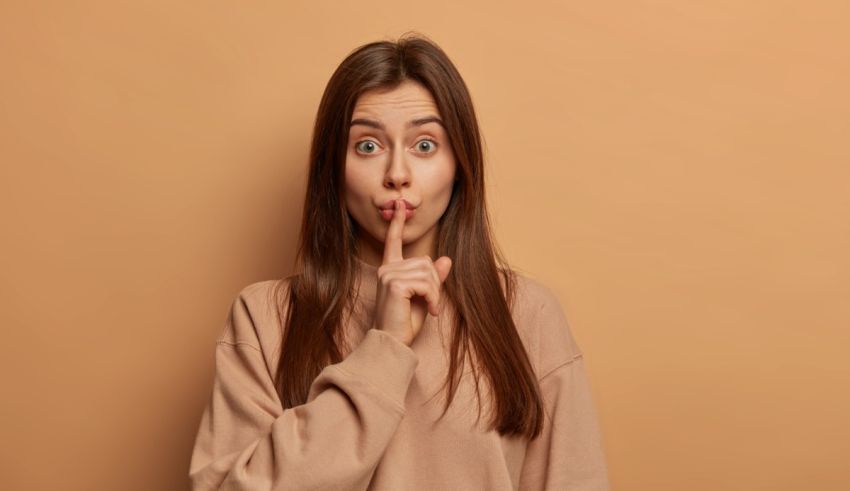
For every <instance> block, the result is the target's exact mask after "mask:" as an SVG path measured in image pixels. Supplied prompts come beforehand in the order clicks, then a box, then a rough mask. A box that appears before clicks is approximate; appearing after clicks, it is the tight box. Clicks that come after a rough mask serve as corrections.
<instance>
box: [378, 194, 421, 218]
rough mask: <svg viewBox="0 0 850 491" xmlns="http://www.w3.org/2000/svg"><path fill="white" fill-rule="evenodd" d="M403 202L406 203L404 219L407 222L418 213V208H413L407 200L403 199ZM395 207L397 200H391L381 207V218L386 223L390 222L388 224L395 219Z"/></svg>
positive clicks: (379, 209)
mask: <svg viewBox="0 0 850 491" xmlns="http://www.w3.org/2000/svg"><path fill="white" fill-rule="evenodd" d="M402 201H403V202H404V206H405V210H404V211H405V216H404V219H405V221H406V220H409V219H410V218H411V217H412V216H413V214H414V213H416V207H415V206H413V205H412V204H411V203H410V201H407V200H406V199H402ZM394 207H395V200H392V199H391V200H387V201H385V202H384V204H383V205H381V206H380V207H379V208H378V211H379V212H380V213H381V218H383V219H384V220H385V221H388V222H389V221H391V220H392V219H393V212H394V211H395V209H394Z"/></svg>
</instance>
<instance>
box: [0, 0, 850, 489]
mask: <svg viewBox="0 0 850 491" xmlns="http://www.w3.org/2000/svg"><path fill="white" fill-rule="evenodd" d="M35 3H36V2H24V1H17V2H12V1H5V2H3V3H2V4H0V57H2V58H1V59H0V61H2V65H0V66H2V69H0V70H2V75H0V94H1V96H2V99H0V101H1V102H0V104H2V106H0V161H1V162H2V171H1V172H2V174H0V183H2V184H0V185H1V186H2V188H0V197H2V206H0V218H2V222H0V223H2V226H3V240H2V242H1V243H2V246H0V247H2V250H1V251H0V260H2V283H0V295H2V299H3V304H2V309H0V312H1V313H0V315H2V317H0V322H2V326H3V341H2V346H3V356H2V367H0V373H2V380H0V382H2V387H3V392H4V394H3V402H2V405H0V411H2V413H0V421H2V441H3V444H2V445H0V452H2V455H0V462H1V463H2V473H0V475H2V478H0V479H2V480H3V481H4V482H3V484H2V487H3V488H5V489H15V490H27V489H39V490H41V489H43V490H48V489H49V490H54V489H55V490H58V489H62V490H117V489H121V490H172V489H174V490H177V489H185V488H186V487H187V480H186V474H187V472H188V462H189V455H190V451H191V446H192V443H193V439H194V434H195V431H196V429H197V425H198V422H199V419H200V413H201V410H202V408H203V405H204V403H205V402H206V398H207V396H208V391H209V390H210V388H211V381H212V368H213V365H212V362H213V358H212V355H213V340H214V339H215V337H216V336H217V335H218V334H219V331H220V329H221V328H222V327H223V322H224V319H225V315H226V311H227V308H228V307H229V304H230V301H231V300H232V299H233V297H234V296H235V294H236V293H237V292H238V290H239V289H240V288H241V287H243V286H245V285H247V284H248V283H250V282H254V281H258V280H262V279H269V278H275V277H280V276H282V275H284V274H287V273H289V272H290V270H291V267H292V259H293V252H294V245H295V233H296V232H297V230H298V220H299V219H300V214H301V201H302V193H303V189H304V181H305V167H306V156H307V151H308V144H309V137H310V130H311V125H312V122H313V117H314V115H315V111H316V108H317V106H318V102H319V98H320V96H321V93H322V90H323V88H324V85H325V83H326V82H327V80H328V77H329V76H330V74H331V72H332V71H333V69H334V68H335V66H336V65H337V64H338V63H339V62H340V61H341V60H342V58H343V57H344V56H345V55H346V54H347V53H348V52H349V51H350V50H352V49H353V48H354V47H356V46H358V45H360V44H362V43H365V42H368V41H372V40H376V39H383V38H394V37H396V36H398V35H400V34H402V33H403V32H405V31H407V30H409V29H413V30H418V31H420V32H423V33H425V34H427V35H429V36H431V37H432V38H433V39H434V40H436V41H437V42H438V43H439V44H441V45H442V46H443V47H444V48H445V49H446V51H447V52H448V53H449V55H450V56H451V57H452V58H453V60H454V61H455V62H456V64H457V66H458V68H459V69H460V71H461V73H462V75H463V76H464V77H465V79H466V81H467V83H468V85H469V87H470V90H471V92H472V94H473V98H474V102H475V104H476V107H477V110H478V112H479V115H480V120H481V124H482V128H483V131H484V135H485V139H486V140H485V141H486V144H487V158H488V164H487V165H488V168H487V172H488V185H489V199H490V203H491V205H492V210H493V215H494V218H495V223H496V226H497V230H496V231H497V234H498V239H499V242H500V244H502V246H503V248H504V250H505V252H506V253H507V254H508V257H509V258H510V259H511V260H512V261H513V262H514V264H515V265H516V266H517V267H519V268H520V269H522V270H524V271H526V272H527V273H529V274H532V275H534V276H536V277H538V278H540V279H541V280H542V281H544V282H546V283H547V284H548V285H550V286H551V287H552V288H554V289H555V290H556V291H557V292H558V294H559V296H560V298H561V299H562V301H563V304H564V306H565V308H566V310H567V314H568V317H569V318H570V320H571V322H572V325H573V329H574V332H575V335H576V337H577V339H578V341H579V343H580V345H581V346H582V348H583V349H584V351H585V353H586V354H587V359H588V363H589V366H590V370H591V377H592V386H593V390H594V393H595V397H596V400H597V405H598V407H599V414H600V420H601V423H602V425H603V432H604V438H605V442H604V443H605V446H606V450H607V453H608V457H609V465H610V468H611V480H612V484H613V486H614V488H615V489H618V490H623V491H625V490H720V489H722V490H798V489H812V490H839V489H848V486H850V470H848V466H847V462H848V455H850V423H848V421H847V414H850V395H848V394H850V391H848V386H850V362H848V357H847V350H848V341H850V333H848V328H850V302H848V299H850V257H849V256H848V251H850V150H848V136H850V97H848V92H847V88H848V87H850V48H848V46H850V34H848V33H850V7H848V4H847V3H846V2H842V1H831V2H829V1H808V2H804V1H801V0H798V1H796V2H789V1H773V2H740V1H734V2H733V1H722V2H717V1H713V2H701V4H694V2H687V5H686V2H677V1H672V0H670V1H651V2H650V1H620V2H614V1H602V2H582V3H581V4H580V3H579V2H569V3H567V2H521V3H520V2H517V3H516V4H515V3H514V2H511V3H510V6H507V5H500V4H494V3H493V2H489V1H475V2H465V3H463V4H461V5H457V4H455V3H454V2H437V1H434V2H427V3H399V2H388V1H378V2H357V3H352V4H351V5H343V4H342V2H339V3H337V2H315V1H314V2H291V1H290V2H241V3H234V2H165V1H159V2H136V3H137V4H136V5H126V4H125V2H107V1H103V2H93V1H80V2H60V1H55V2H37V3H38V5H35ZM72 3H73V5H72ZM119 4H120V5H119ZM590 4H592V5H590Z"/></svg>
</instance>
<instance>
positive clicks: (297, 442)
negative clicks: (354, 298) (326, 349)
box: [189, 261, 609, 491]
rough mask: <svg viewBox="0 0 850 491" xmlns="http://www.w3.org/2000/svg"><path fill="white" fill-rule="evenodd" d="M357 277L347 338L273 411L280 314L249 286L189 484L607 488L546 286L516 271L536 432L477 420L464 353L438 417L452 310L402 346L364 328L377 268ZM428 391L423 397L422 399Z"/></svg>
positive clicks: (578, 374)
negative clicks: (457, 379)
mask: <svg viewBox="0 0 850 491" xmlns="http://www.w3.org/2000/svg"><path fill="white" fill-rule="evenodd" d="M360 263H361V266H362V271H363V275H362V276H361V278H360V281H361V285H362V288H361V295H360V301H359V302H358V305H357V309H356V310H355V312H356V315H355V317H354V320H353V321H352V322H351V323H350V325H348V326H346V330H345V333H346V335H347V336H349V339H350V345H351V346H353V348H352V349H346V350H344V351H343V353H344V354H345V355H346V356H345V359H344V360H343V361H342V362H340V363H336V364H333V365H329V366H327V367H325V368H324V369H323V370H322V371H321V373H320V374H319V375H318V376H317V377H316V378H315V380H314V381H313V383H312V386H311V388H310V392H309V396H308V400H307V402H306V403H305V404H303V405H301V406H297V407H294V408H290V409H286V410H284V409H283V406H282V404H281V402H280V399H279V397H278V395H277V393H276V391H275V387H274V384H273V378H272V375H273V374H274V373H275V370H276V368H277V364H278V357H279V348H280V341H281V331H280V325H279V322H278V320H277V318H276V313H275V311H274V305H273V304H272V303H271V302H270V301H269V295H268V293H269V289H270V288H271V287H272V285H273V284H274V282H275V281H281V280H267V281H260V282H257V283H253V284H250V285H248V286H246V287H245V288H244V289H242V291H241V292H240V293H239V295H238V296H237V298H236V299H235V301H234V302H233V305H232V307H231V310H230V314H229V316H228V318H227V322H226V325H225V328H224V330H223V332H222V333H221V335H220V337H219V339H218V341H217V344H216V346H215V379H214V382H213V387H212V391H211V398H210V400H209V403H208V405H207V406H206V408H205V410H204V413H203V415H202V418H201V422H200V427H199V429H198V434H197V437H196V440H195V445H194V450H193V453H192V456H191V464H190V469H189V476H190V478H191V482H192V489H193V490H209V489H226V490H301V489H316V490H357V489H360V490H366V489H368V490H429V491H433V490H440V491H442V490H513V489H521V490H543V489H545V490H583V491H590V490H607V489H609V484H608V473H607V465H606V461H605V454H604V451H603V447H602V443H601V434H600V429H599V425H598V423H597V418H596V412H595V409H594V403H593V400H592V397H591V390H590V385H589V380H588V375H587V371H586V365H585V362H584V358H583V357H582V353H581V351H580V349H579V347H578V345H577V344H576V342H575V340H574V338H573V336H572V334H571V332H570V328H569V325H568V323H567V319H566V317H565V314H564V311H563V309H562V308H561V305H560V303H559V301H558V298H557V297H556V296H555V295H554V294H553V292H552V291H551V290H550V289H549V288H548V287H546V286H544V285H543V284H541V283H540V282H538V281H537V280H535V279H532V278H531V277H529V276H525V275H521V274H520V275H519V282H518V292H517V293H518V296H517V304H516V307H515V309H514V312H513V317H514V322H515V324H516V326H517V329H518V331H519V334H520V337H521V339H522V341H523V343H524V345H525V347H526V350H527V351H528V353H529V356H530V359H531V362H532V365H533V367H534V369H535V371H536V374H537V378H538V380H539V383H540V388H541V391H542V394H543V400H544V405H545V418H544V421H545V423H544V426H543V433H542V434H541V435H540V436H539V437H538V438H537V439H536V440H534V441H532V442H530V443H529V442H527V441H526V440H524V439H523V438H521V437H502V436H500V435H499V434H498V433H497V432H495V431H487V430H486V429H485V428H484V427H485V426H486V422H487V419H488V418H487V416H488V412H487V410H488V409H489V406H488V405H487V402H486V401H487V399H486V396H487V390H486V384H484V385H482V386H481V388H482V390H481V394H482V396H483V398H484V400H485V402H484V406H483V407H482V412H481V420H480V421H479V422H478V423H476V421H475V419H476V416H477V409H478V408H477V405H476V404H477V403H476V400H475V397H476V393H475V386H474V380H473V379H472V373H471V371H470V370H471V368H470V367H469V363H467V364H466V365H465V367H464V374H463V378H462V380H461V386H460V387H459V388H458V392H457V394H456V395H455V400H454V401H452V404H451V406H450V407H449V410H448V413H447V414H446V416H445V417H444V418H443V419H442V420H440V421H439V422H438V421H437V418H438V417H439V416H440V414H441V413H442V409H443V406H444V396H445V389H444V390H443V391H442V392H440V393H439V394H438V395H437V396H436V397H433V398H431V396H432V395H434V394H435V392H437V391H438V389H439V388H440V386H441V385H442V383H443V381H444V380H445V377H446V374H447V373H448V350H447V348H448V346H449V344H450V342H451V335H450V332H451V330H450V329H451V319H452V318H453V317H452V316H453V310H452V309H451V307H450V305H449V304H448V303H447V304H446V305H447V307H446V309H445V310H444V311H443V312H442V313H441V314H440V316H439V317H433V316H431V315H428V316H427V318H426V321H425V324H424V325H423V327H422V330H421V331H420V333H419V334H418V336H417V337H416V339H415V340H414V342H413V344H412V345H411V346H410V347H408V346H407V345H405V344H404V343H402V342H400V341H398V340H396V339H395V338H394V337H392V336H390V335H388V334H387V333H385V332H384V331H381V330H377V329H371V320H372V318H373V315H374V309H375V291H376V287H377V268H376V267H375V266H371V265H369V264H367V263H365V262H363V261H360ZM429 398H430V400H429Z"/></svg>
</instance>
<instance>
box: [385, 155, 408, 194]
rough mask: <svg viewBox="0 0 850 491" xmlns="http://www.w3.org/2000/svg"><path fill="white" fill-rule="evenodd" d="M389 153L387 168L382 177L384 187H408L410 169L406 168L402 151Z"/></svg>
mask: <svg viewBox="0 0 850 491" xmlns="http://www.w3.org/2000/svg"><path fill="white" fill-rule="evenodd" d="M389 153H390V161H389V168H388V169H387V173H386V175H385V176H384V186H385V187H388V188H390V189H401V188H402V187H405V186H410V169H409V168H408V166H407V161H406V158H405V153H404V151H403V150H398V149H393V150H391V151H390V152H389Z"/></svg>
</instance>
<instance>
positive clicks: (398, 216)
mask: <svg viewBox="0 0 850 491" xmlns="http://www.w3.org/2000/svg"><path fill="white" fill-rule="evenodd" d="M406 215H407V208H406V207H405V206H404V202H403V201H401V200H396V202H395V204H394V208H393V218H392V220H390V226H389V227H387V236H386V238H385V239H384V264H387V263H393V262H396V261H401V260H403V259H404V257H402V255H401V243H402V241H401V236H402V232H403V231H404V220H405V218H406Z"/></svg>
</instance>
